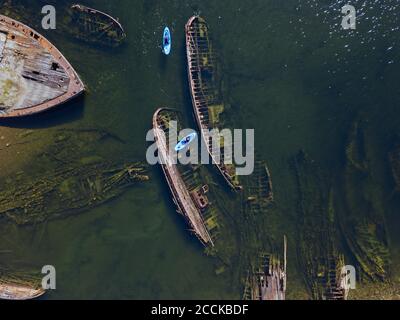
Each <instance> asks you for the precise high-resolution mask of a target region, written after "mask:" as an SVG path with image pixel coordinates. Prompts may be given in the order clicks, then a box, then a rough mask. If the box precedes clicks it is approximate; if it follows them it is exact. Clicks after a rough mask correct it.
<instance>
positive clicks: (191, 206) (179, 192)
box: [153, 108, 214, 247]
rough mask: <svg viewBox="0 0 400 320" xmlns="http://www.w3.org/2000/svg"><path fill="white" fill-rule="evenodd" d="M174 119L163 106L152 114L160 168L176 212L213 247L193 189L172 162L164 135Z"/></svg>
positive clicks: (202, 209) (174, 114)
mask: <svg viewBox="0 0 400 320" xmlns="http://www.w3.org/2000/svg"><path fill="white" fill-rule="evenodd" d="M176 119H177V117H176V113H175V112H174V111H173V110H170V109H165V108H160V109H158V110H157V111H156V112H155V114H154V116H153V129H154V134H155V141H156V143H157V148H158V157H159V160H160V163H161V168H162V170H163V173H164V176H165V179H166V181H167V184H168V187H169V189H170V191H171V194H172V197H173V201H174V203H175V205H176V207H177V211H178V213H180V214H181V215H183V216H184V217H185V219H186V220H187V222H188V224H189V225H190V227H191V229H192V232H193V233H194V234H195V235H196V236H197V238H198V239H199V240H200V241H201V243H202V244H203V245H205V246H211V247H213V246H214V242H213V240H212V237H211V235H210V232H209V230H208V228H207V226H206V224H205V221H204V219H203V211H204V208H201V206H199V204H198V201H196V200H197V199H196V197H194V194H193V191H194V190H192V191H190V186H189V185H188V182H187V181H185V177H184V175H183V174H182V173H181V171H180V170H179V168H178V165H176V164H174V161H173V158H172V154H171V152H170V148H169V145H168V142H167V138H166V137H167V136H168V134H167V132H168V130H169V123H170V120H175V121H176Z"/></svg>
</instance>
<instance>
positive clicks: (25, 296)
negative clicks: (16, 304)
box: [0, 282, 46, 300]
mask: <svg viewBox="0 0 400 320" xmlns="http://www.w3.org/2000/svg"><path fill="white" fill-rule="evenodd" d="M45 293H46V291H45V290H44V289H42V288H39V289H36V288H32V287H29V286H25V285H19V284H13V283H3V282H0V299H1V300H31V299H36V298H39V297H41V296H42V295H44V294H45Z"/></svg>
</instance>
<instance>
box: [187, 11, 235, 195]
mask: <svg viewBox="0 0 400 320" xmlns="http://www.w3.org/2000/svg"><path fill="white" fill-rule="evenodd" d="M196 23H198V24H202V25H206V24H205V20H204V19H203V18H201V17H199V16H193V17H191V18H190V19H189V21H188V22H187V24H186V26H185V32H186V54H187V60H188V77H189V86H190V93H191V97H192V104H193V108H194V114H195V118H196V122H197V125H198V126H199V130H200V132H201V136H202V139H203V140H204V143H205V145H206V146H207V150H208V153H209V154H210V156H211V159H212V161H213V163H214V164H215V165H216V167H217V168H218V171H219V172H220V173H221V175H222V176H223V177H224V179H225V181H226V182H227V183H228V185H229V186H230V187H231V188H232V189H234V190H241V189H242V187H241V186H240V185H239V183H238V182H236V181H235V173H233V172H232V171H233V170H235V169H234V167H233V166H232V165H230V168H228V165H225V164H224V159H225V155H224V154H223V151H222V149H220V150H219V152H220V153H221V157H220V160H219V161H218V160H217V157H216V156H215V153H214V152H215V151H214V150H213V146H212V144H210V138H211V136H210V134H209V130H212V129H218V128H217V127H215V125H213V124H212V123H211V122H212V121H210V119H211V118H212V117H213V115H214V116H215V115H216V117H218V116H219V114H220V113H222V111H221V110H219V111H218V108H221V109H222V110H223V108H224V107H223V102H221V101H219V100H218V99H217V100H216V101H213V102H210V101H209V100H210V99H209V97H210V96H212V95H213V92H212V91H213V90H214V89H215V88H203V87H202V84H203V79H202V77H203V75H204V74H205V73H207V74H208V75H209V76H210V77H213V76H212V75H211V74H212V73H213V70H211V69H213V67H212V62H211V63H210V61H213V60H214V57H213V53H212V48H211V44H210V40H209V39H208V31H207V30H208V29H207V27H206V28H205V30H204V31H203V32H204V33H205V35H204V36H203V37H201V36H199V34H200V33H201V32H200V31H198V30H196V26H195V24H196ZM205 39H206V40H205ZM200 44H203V45H204V46H205V47H204V48H202V49H201V48H200V47H199V46H200ZM200 55H203V57H202V59H200ZM204 61H207V64H210V65H208V67H209V68H210V69H207V68H206V67H205V66H204V63H203V62H204ZM221 103H222V105H218V104H221ZM210 108H214V111H210ZM214 112H215V113H214ZM232 169H233V170H232Z"/></svg>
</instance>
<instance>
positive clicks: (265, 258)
mask: <svg viewBox="0 0 400 320" xmlns="http://www.w3.org/2000/svg"><path fill="white" fill-rule="evenodd" d="M283 247H284V248H283V263H281V260H280V259H279V257H277V256H276V255H274V254H267V253H262V254H260V257H259V259H258V260H259V261H258V263H257V266H255V267H253V268H251V271H250V272H249V274H248V277H247V281H246V284H245V290H244V295H243V299H244V300H285V295H286V254H287V240H286V236H285V237H284V244H283Z"/></svg>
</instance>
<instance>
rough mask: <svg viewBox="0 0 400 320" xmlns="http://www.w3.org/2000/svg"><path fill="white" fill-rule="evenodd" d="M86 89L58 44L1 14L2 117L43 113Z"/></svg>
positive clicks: (0, 74)
mask: <svg viewBox="0 0 400 320" xmlns="http://www.w3.org/2000/svg"><path fill="white" fill-rule="evenodd" d="M84 90H85V87H84V84H83V82H82V81H81V79H80V78H79V76H78V74H77V73H76V72H75V70H74V69H73V67H72V66H71V64H70V63H69V62H68V61H67V59H66V58H65V57H64V56H63V55H62V54H61V52H60V51H59V50H58V49H57V48H56V47H55V46H54V45H52V44H51V43H50V42H49V41H48V40H47V39H46V38H44V37H43V36H42V35H40V34H39V33H37V32H36V31H34V30H33V29H31V28H30V27H28V26H26V25H24V24H22V23H20V22H18V21H16V20H13V19H11V18H9V17H6V16H3V15H0V117H3V118H4V117H20V116H27V115H32V114H36V113H39V112H43V111H46V110H48V109H51V108H53V107H56V106H58V105H60V104H63V103H65V102H67V101H69V100H71V99H73V98H75V97H77V96H78V95H80V94H82V93H83V92H84Z"/></svg>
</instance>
